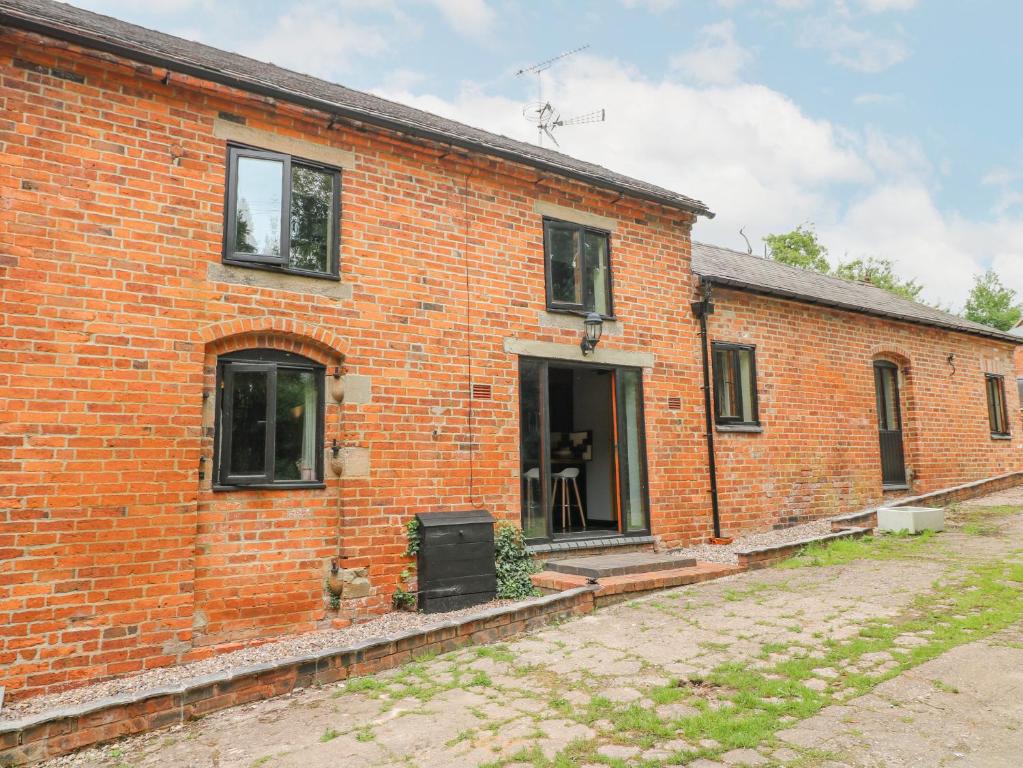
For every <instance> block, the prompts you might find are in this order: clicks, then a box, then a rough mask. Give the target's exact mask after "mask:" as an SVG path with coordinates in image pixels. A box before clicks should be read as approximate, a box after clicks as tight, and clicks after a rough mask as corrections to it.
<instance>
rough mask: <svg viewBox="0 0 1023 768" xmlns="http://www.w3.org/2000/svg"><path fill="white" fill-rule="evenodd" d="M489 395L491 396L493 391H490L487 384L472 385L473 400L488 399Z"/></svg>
mask: <svg viewBox="0 0 1023 768" xmlns="http://www.w3.org/2000/svg"><path fill="white" fill-rule="evenodd" d="M491 397H493V392H492V391H491V389H490V385H489V384H473V385H472V399H473V400H489V399H490V398H491Z"/></svg>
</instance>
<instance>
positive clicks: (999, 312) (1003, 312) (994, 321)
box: [963, 269, 1023, 331]
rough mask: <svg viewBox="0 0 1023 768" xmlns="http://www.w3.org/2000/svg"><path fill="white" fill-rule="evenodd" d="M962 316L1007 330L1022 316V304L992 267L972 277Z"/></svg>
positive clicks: (1016, 323)
mask: <svg viewBox="0 0 1023 768" xmlns="http://www.w3.org/2000/svg"><path fill="white" fill-rule="evenodd" d="M963 317H965V318H966V319H967V320H972V321H973V322H975V323H982V324H984V325H990V326H991V327H992V328H997V329H998V330H1000V331H1009V330H1012V329H1013V328H1015V327H1016V325H1018V324H1019V321H1020V318H1021V317H1023V304H1020V302H1018V301H1017V300H1016V292H1015V291H1014V290H1012V288H1007V287H1006V286H1004V285H1002V281H1001V279H1000V278H999V277H998V275H997V274H996V273H995V271H994V270H993V269H989V270H988V271H987V272H985V273H984V274H983V275H977V276H976V277H974V279H973V288H972V289H971V290H970V296H969V298H968V299H967V300H966V306H965V307H964V308H963Z"/></svg>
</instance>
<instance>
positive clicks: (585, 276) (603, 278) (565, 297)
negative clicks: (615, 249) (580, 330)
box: [544, 219, 613, 317]
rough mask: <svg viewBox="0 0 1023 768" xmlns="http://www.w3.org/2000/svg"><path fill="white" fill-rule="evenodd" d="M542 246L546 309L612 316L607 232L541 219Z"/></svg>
mask: <svg viewBox="0 0 1023 768" xmlns="http://www.w3.org/2000/svg"><path fill="white" fill-rule="evenodd" d="M544 250H545V253H546V262H547V307H548V309H562V310H574V311H577V312H596V313H598V314H600V315H603V316H604V317H611V316H612V314H613V311H612V307H611V267H610V238H609V236H608V233H607V232H603V231H601V230H598V229H591V228H589V227H584V226H582V225H580V224H571V223H569V222H566V221H555V220H553V219H544Z"/></svg>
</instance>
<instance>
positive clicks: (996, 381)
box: [986, 373, 1009, 436]
mask: <svg viewBox="0 0 1023 768" xmlns="http://www.w3.org/2000/svg"><path fill="white" fill-rule="evenodd" d="M986 383H987V417H988V422H989V423H990V425H991V434H992V435H999V436H1004V435H1008V434H1009V412H1008V410H1007V409H1006V407H1005V379H1004V378H1002V377H1001V376H996V375H994V374H992V373H989V374H987V375H986Z"/></svg>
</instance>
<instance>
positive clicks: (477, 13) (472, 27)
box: [430, 0, 497, 40]
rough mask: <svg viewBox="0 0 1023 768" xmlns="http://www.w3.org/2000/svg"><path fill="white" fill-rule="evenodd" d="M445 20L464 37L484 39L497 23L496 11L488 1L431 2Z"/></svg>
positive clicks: (454, 0) (444, 0) (452, 0)
mask: <svg viewBox="0 0 1023 768" xmlns="http://www.w3.org/2000/svg"><path fill="white" fill-rule="evenodd" d="M430 3H431V4H432V5H434V6H435V7H436V8H437V10H438V11H440V12H441V15H442V16H444V20H445V21H447V23H448V24H449V25H450V26H451V28H452V29H454V30H455V32H457V33H458V34H460V35H462V36H463V37H468V38H473V39H477V40H480V39H483V38H485V37H487V35H489V34H490V32H491V30H492V29H493V27H494V22H496V21H497V14H496V13H495V12H494V9H493V8H491V7H490V6H489V5H487V2H486V0H430Z"/></svg>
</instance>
